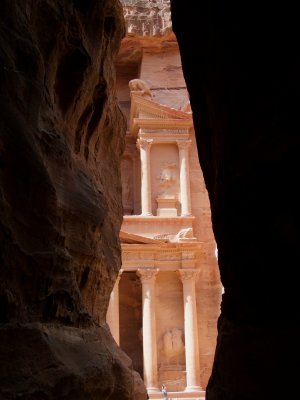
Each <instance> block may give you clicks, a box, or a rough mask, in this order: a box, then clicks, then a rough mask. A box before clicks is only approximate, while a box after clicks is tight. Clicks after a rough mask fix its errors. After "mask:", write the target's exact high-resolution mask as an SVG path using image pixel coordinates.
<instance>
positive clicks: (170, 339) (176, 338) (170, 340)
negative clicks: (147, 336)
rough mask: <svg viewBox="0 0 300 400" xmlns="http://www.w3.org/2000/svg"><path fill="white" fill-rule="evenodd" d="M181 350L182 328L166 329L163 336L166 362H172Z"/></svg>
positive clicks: (182, 349) (182, 347)
mask: <svg viewBox="0 0 300 400" xmlns="http://www.w3.org/2000/svg"><path fill="white" fill-rule="evenodd" d="M183 351H184V343H183V339H182V330H181V329H179V328H173V329H169V330H167V331H166V332H165V334H164V336H163V352H164V355H165V357H166V360H167V362H168V363H171V362H172V361H173V362H174V361H175V360H176V359H177V357H178V356H179V355H180V354H181V353H182V352H183Z"/></svg>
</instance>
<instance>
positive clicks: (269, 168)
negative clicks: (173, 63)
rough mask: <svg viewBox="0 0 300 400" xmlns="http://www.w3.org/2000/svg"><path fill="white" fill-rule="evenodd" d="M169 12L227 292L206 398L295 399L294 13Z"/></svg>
mask: <svg viewBox="0 0 300 400" xmlns="http://www.w3.org/2000/svg"><path fill="white" fill-rule="evenodd" d="M171 5H172V22H173V28H174V32H175V33H176V36H177V39H178V42H179V46H180V51H181V57H182V65H183V71H184V75H185V80H186V82H187V87H188V90H189V94H190V98H191V105H192V110H193V118H194V126H195V130H196V135H197V142H198V151H199V156H200V163H201V167H202V170H203V173H204V178H205V183H206V187H207V189H208V192H209V197H210V202H211V208H212V220H213V226H214V233H215V237H216V240H217V244H218V254H219V267H220V273H221V280H222V283H223V285H224V288H225V293H224V295H223V299H222V312H221V317H220V319H219V324H218V340H217V350H216V355H215V360H214V366H213V372H212V375H211V378H210V381H209V384H208V388H207V392H206V397H207V400H220V399H222V400H229V399H230V400H241V399H243V400H250V399H259V400H260V399H261V400H265V399H279V398H281V397H282V396H284V397H285V398H290V399H292V398H294V397H295V396H297V393H298V391H299V389H298V368H297V367H294V365H297V363H298V359H299V354H300V346H299V333H300V331H299V326H300V325H299V305H300V304H299V283H298V280H297V279H296V280H295V275H296V273H297V270H298V267H299V265H300V260H299V248H300V232H299V221H300V216H299V204H300V198H299V190H298V188H297V186H298V185H297V183H296V182H298V181H299V161H298V159H299V147H300V141H299V106H300V101H299V92H300V79H299V73H298V71H299V67H300V58H299V51H298V47H299V45H298V41H299V36H300V32H299V23H298V21H297V17H296V15H297V12H296V9H295V8H294V6H292V5H288V6H287V5H283V6H282V5H280V6H279V5H276V4H272V6H270V5H269V4H267V3H262V2H255V1H254V2H251V4H246V3H237V2H234V1H228V2H226V4H225V3H224V4H223V2H217V1H202V2H199V7H197V12H194V10H193V9H192V8H189V7H187V5H186V2H185V1H180V0H174V1H171ZM191 44H193V46H192V47H191ZM296 360H297V361H296ZM295 363H296V364H295Z"/></svg>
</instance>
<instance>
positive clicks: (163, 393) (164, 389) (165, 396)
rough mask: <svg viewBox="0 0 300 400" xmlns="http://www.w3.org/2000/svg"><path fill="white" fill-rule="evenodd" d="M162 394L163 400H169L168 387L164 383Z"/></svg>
mask: <svg viewBox="0 0 300 400" xmlns="http://www.w3.org/2000/svg"><path fill="white" fill-rule="evenodd" d="M161 392H162V395H163V398H164V399H165V400H167V386H166V385H165V384H164V383H163V384H162V386H161Z"/></svg>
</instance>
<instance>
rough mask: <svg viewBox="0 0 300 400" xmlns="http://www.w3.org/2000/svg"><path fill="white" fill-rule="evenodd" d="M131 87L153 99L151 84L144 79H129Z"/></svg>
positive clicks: (131, 89)
mask: <svg viewBox="0 0 300 400" xmlns="http://www.w3.org/2000/svg"><path fill="white" fill-rule="evenodd" d="M129 89H130V91H131V92H136V93H138V94H140V95H141V96H146V97H150V98H151V99H152V93H151V90H150V86H149V85H148V84H147V83H146V82H145V81H143V80H142V79H131V81H129Z"/></svg>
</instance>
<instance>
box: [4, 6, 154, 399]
mask: <svg viewBox="0 0 300 400" xmlns="http://www.w3.org/2000/svg"><path fill="white" fill-rule="evenodd" d="M0 15H1V21H0V42H1V48H0V66H1V74H0V398H1V399H15V398H18V399H24V400H25V399H28V400H29V399H77V400H79V399H115V400H119V399H128V400H129V399H130V400H132V399H141V400H142V399H145V398H146V393H145V389H144V386H143V383H142V381H141V379H140V377H139V376H138V375H137V374H136V373H134V372H133V371H132V367H131V361H130V360H129V359H128V357H127V356H125V355H124V354H123V353H122V352H121V351H120V350H119V349H118V347H117V346H116V345H115V343H114V341H113V339H112V337H111V335H110V333H109V330H108V328H107V325H106V323H105V313H106V309H107V305H108V300H109V294H110V292H111V289H112V286H113V283H114V280H115V278H116V275H117V273H118V270H119V268H120V263H121V260H120V245H119V239H118V234H119V229H120V224H121V220H122V208H121V207H122V206H121V186H120V172H119V163H120V156H121V154H122V152H123V146H124V134H125V130H126V124H125V120H124V117H123V115H122V114H121V112H120V111H119V108H118V106H117V101H116V98H115V74H114V67H113V64H114V58H115V55H116V53H117V51H118V48H119V45H120V41H121V38H122V37H123V35H124V33H125V27H124V18H123V10H122V6H121V4H120V3H119V2H118V1H117V0H105V1H96V0H86V1H81V0H73V1H64V2H60V1H58V0H44V1H36V2H32V1H30V0H13V1H10V0H4V1H2V2H1V5H0Z"/></svg>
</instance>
